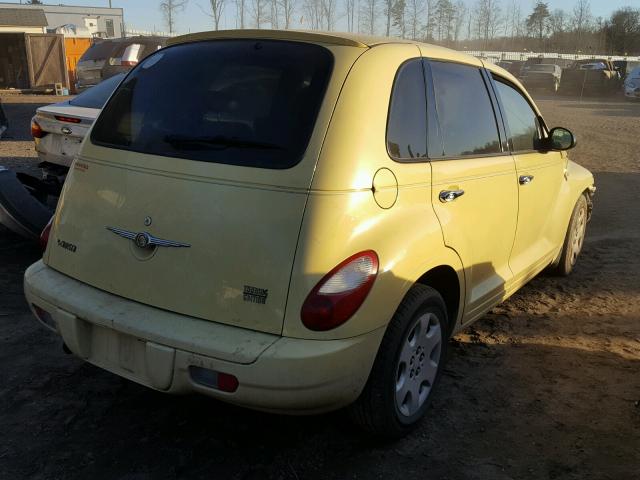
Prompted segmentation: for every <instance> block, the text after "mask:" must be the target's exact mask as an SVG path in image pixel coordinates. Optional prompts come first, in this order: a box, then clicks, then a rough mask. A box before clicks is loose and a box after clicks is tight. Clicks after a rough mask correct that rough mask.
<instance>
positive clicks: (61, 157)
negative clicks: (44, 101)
mask: <svg viewBox="0 0 640 480" xmlns="http://www.w3.org/2000/svg"><path fill="white" fill-rule="evenodd" d="M125 75H126V73H118V74H116V75H114V76H112V77H110V78H108V79H107V80H104V81H102V82H101V83H99V84H98V85H96V86H95V87H91V88H89V89H88V90H85V91H83V92H82V93H80V94H79V95H77V96H75V97H74V98H72V99H70V100H67V101H64V102H59V103H53V104H51V105H47V106H45V107H40V108H38V109H37V110H36V114H35V116H34V117H33V119H31V135H32V136H33V139H34V141H35V147H36V151H37V152H38V157H39V158H40V160H41V162H42V163H40V168H42V169H43V177H44V180H45V181H49V180H51V181H54V182H55V183H56V185H58V186H59V187H60V188H61V187H62V183H63V182H64V178H63V177H64V176H65V175H66V174H67V171H68V170H69V167H70V166H71V161H72V160H73V158H74V157H75V156H76V154H77V153H78V150H79V148H80V144H81V143H82V140H83V139H84V136H85V135H86V133H87V131H88V130H89V128H90V127H91V125H92V124H93V121H94V120H95V119H96V118H97V117H98V114H99V113H100V110H101V109H102V107H103V106H104V104H105V103H106V101H107V99H108V98H109V97H110V96H111V94H112V93H113V91H114V90H115V89H116V87H117V86H118V84H119V83H120V82H121V81H122V79H123V78H124V76H125Z"/></svg>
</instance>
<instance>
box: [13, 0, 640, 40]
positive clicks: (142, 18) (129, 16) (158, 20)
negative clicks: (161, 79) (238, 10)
mask: <svg viewBox="0 0 640 480" xmlns="http://www.w3.org/2000/svg"><path fill="white" fill-rule="evenodd" d="M2 1H5V2H11V1H12V0H2ZM465 1H466V3H467V5H472V4H473V3H474V1H475V0H465ZM511 1H512V0H501V3H502V5H503V9H504V8H506V5H507V4H511ZM516 1H518V0H516ZM160 2H161V0H111V4H112V6H113V7H122V8H123V9H124V20H125V23H126V24H127V28H131V29H137V30H147V31H166V26H165V25H164V23H163V18H162V14H161V13H160V9H159V5H160ZM302 2H303V0H297V4H302ZM13 3H20V2H19V1H18V0H15V1H14V2H13ZM43 3H47V4H53V5H57V4H60V3H63V4H65V5H84V6H93V7H108V6H109V0H61V1H60V2H56V1H47V0H45V1H44V2H43ZM246 3H247V6H249V5H250V3H251V1H250V0H247V2H246ZM547 3H548V4H549V10H551V11H553V10H555V9H557V8H561V9H564V10H566V11H567V12H570V11H571V10H572V9H573V6H574V4H575V3H576V0H547ZM338 4H340V5H341V4H342V2H340V1H339V2H338ZM534 4H535V1H534V0H520V5H521V8H522V10H523V14H525V12H526V14H528V13H529V10H530V9H532V8H533V5H534ZM590 4H591V13H592V14H593V16H594V17H598V16H602V17H608V16H609V15H610V14H611V12H613V11H614V10H616V9H618V8H622V7H625V6H631V7H636V8H640V0H590ZM203 11H204V12H207V13H210V12H211V7H210V4H209V0H188V4H187V7H186V9H185V10H184V11H183V12H180V13H179V14H178V18H177V24H176V31H177V33H181V34H182V33H190V32H199V31H203V30H213V18H211V17H210V16H207V15H206V14H205V13H203ZM295 18H296V25H294V28H309V27H308V26H307V27H305V26H304V25H301V24H300V23H299V20H300V13H298V14H297V15H296V16H295ZM235 27H236V25H235V3H234V0H226V6H225V11H224V13H223V20H222V25H221V28H235ZM336 29H337V30H346V20H344V19H341V20H339V21H338V23H337V27H336Z"/></svg>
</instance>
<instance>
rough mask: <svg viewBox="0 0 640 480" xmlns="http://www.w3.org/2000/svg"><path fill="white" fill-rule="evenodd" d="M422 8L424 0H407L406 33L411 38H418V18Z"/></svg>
mask: <svg viewBox="0 0 640 480" xmlns="http://www.w3.org/2000/svg"><path fill="white" fill-rule="evenodd" d="M423 10H424V0H409V12H408V24H409V25H408V34H409V37H411V38H412V39H413V40H417V39H418V34H419V32H420V29H421V26H420V18H421V17H422V14H423Z"/></svg>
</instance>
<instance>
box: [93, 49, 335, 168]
mask: <svg viewBox="0 0 640 480" xmlns="http://www.w3.org/2000/svg"><path fill="white" fill-rule="evenodd" d="M332 68H333V56H332V54H331V53H330V52H329V51H328V50H327V49H325V48H324V47H321V46H319V45H313V44H306V43H299V42H288V41H278V40H268V41H267V40H260V41H256V40H218V41H205V42H194V43H187V44H181V45H176V46H172V47H169V48H166V49H164V50H161V51H158V52H157V53H154V54H153V55H151V56H149V57H147V59H146V60H144V61H143V62H142V63H140V64H139V65H138V66H137V67H136V68H135V69H134V70H133V71H132V72H131V73H130V74H129V75H128V77H127V78H126V79H125V81H124V82H123V83H122V84H121V85H120V86H119V87H118V89H117V90H116V92H115V93H114V95H113V96H112V97H111V99H110V100H109V102H108V103H107V105H106V106H105V108H104V110H103V112H102V113H101V115H100V117H99V118H98V120H97V122H96V124H95V127H94V128H93V130H92V134H91V141H92V142H93V143H94V144H98V145H101V146H106V147H110V148H116V149H122V150H131V151H135V152H141V153H148V154H154V155H161V156H165V157H174V158H177V159H181V160H191V161H200V162H212V163H225V164H232V165H241V166H247V167H259V168H271V169H282V168H289V167H292V166H294V165H296V164H297V163H298V162H299V161H300V159H301V158H302V156H303V154H304V151H305V149H306V147H307V144H308V142H309V138H310V136H311V133H312V131H313V128H314V125H315V120H316V116H317V114H318V111H319V109H320V105H321V103H322V100H323V97H324V93H325V89H326V87H327V84H328V81H329V78H330V76H331V71H332Z"/></svg>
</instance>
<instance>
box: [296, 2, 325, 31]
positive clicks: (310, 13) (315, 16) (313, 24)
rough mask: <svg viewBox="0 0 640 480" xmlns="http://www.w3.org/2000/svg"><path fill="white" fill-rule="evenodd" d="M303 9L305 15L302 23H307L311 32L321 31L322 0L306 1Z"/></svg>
mask: <svg viewBox="0 0 640 480" xmlns="http://www.w3.org/2000/svg"><path fill="white" fill-rule="evenodd" d="M302 9H303V10H304V15H303V17H302V20H301V23H303V24H304V23H306V24H307V26H308V27H309V28H311V30H319V29H320V25H321V22H322V3H321V0H304V4H303V5H302ZM305 16H306V20H305Z"/></svg>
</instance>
